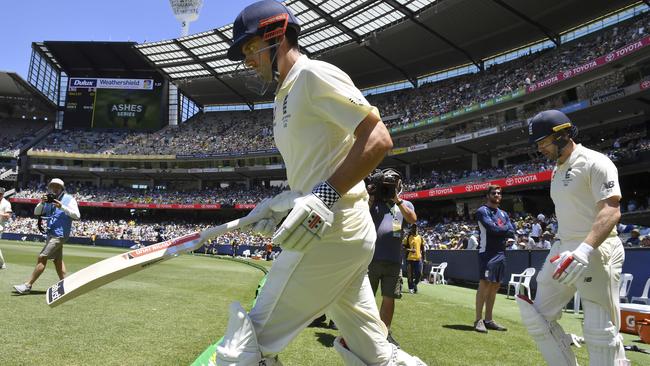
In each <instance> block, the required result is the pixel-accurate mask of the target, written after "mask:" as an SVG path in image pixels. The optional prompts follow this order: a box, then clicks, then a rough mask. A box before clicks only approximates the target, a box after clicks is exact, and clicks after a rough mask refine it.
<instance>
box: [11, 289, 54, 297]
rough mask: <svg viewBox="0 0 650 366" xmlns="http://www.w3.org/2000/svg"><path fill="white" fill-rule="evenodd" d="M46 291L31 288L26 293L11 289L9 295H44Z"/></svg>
mask: <svg viewBox="0 0 650 366" xmlns="http://www.w3.org/2000/svg"><path fill="white" fill-rule="evenodd" d="M46 293H47V291H42V290H31V291H30V292H29V293H26V294H19V293H17V292H16V291H13V292H12V293H11V296H29V295H45V294H46Z"/></svg>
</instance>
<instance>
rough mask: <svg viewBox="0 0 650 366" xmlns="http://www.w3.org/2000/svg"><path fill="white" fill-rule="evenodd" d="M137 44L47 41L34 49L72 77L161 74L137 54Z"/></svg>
mask: <svg viewBox="0 0 650 366" xmlns="http://www.w3.org/2000/svg"><path fill="white" fill-rule="evenodd" d="M135 44H136V43H135V42H77V41H74V42H69V41H45V42H39V43H34V44H33V45H32V47H33V48H35V49H36V50H38V51H39V52H40V53H41V54H42V55H44V56H45V57H47V58H48V59H49V60H50V61H51V62H52V64H53V65H54V66H56V67H58V68H59V69H60V70H63V71H65V73H66V74H68V75H71V76H82V77H83V76H86V77H138V75H146V76H150V75H151V74H152V73H156V74H158V73H159V71H158V69H157V68H156V67H154V66H152V65H151V64H149V62H148V61H147V60H146V59H145V58H143V57H142V55H141V54H140V53H139V52H138V51H136V50H135V48H134V45H135Z"/></svg>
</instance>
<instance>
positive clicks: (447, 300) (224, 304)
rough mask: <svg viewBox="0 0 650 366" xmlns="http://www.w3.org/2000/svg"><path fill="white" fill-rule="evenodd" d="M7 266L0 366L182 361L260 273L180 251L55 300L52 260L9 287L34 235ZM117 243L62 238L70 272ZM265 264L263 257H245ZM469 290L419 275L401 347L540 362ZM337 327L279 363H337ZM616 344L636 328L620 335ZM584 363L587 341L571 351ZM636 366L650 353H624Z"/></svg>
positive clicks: (440, 356) (405, 311) (441, 355)
mask: <svg viewBox="0 0 650 366" xmlns="http://www.w3.org/2000/svg"><path fill="white" fill-rule="evenodd" d="M0 249H2V252H3V253H4V256H5V259H6V260H7V265H8V268H7V269H6V270H1V271H0V289H3V291H1V292H0V314H2V315H1V318H2V323H1V324H2V325H1V326H0V345H1V349H0V364H1V365H37V364H47V365H100V364H101V365H189V364H190V363H192V361H194V359H195V358H196V357H197V356H198V355H199V354H200V353H201V352H202V351H203V350H204V349H205V348H206V347H207V346H208V345H209V344H211V343H213V342H215V341H216V339H218V338H219V337H220V336H221V335H222V332H223V331H224V329H225V327H226V324H227V316H228V311H227V309H228V304H229V303H230V302H231V301H234V300H237V301H240V302H241V303H242V304H244V306H245V307H247V306H248V305H249V304H250V303H251V302H252V300H253V296H254V293H255V289H256V287H257V284H258V281H259V280H260V279H261V277H262V276H263V273H262V272H261V271H260V270H258V269H256V268H254V267H251V266H247V265H244V264H241V263H236V262H231V261H223V260H215V259H214V258H209V257H204V256H192V255H182V256H180V257H179V258H175V259H172V260H170V261H167V262H165V263H162V264H160V265H157V266H152V267H151V268H148V269H145V270H143V271H141V272H138V273H135V274H133V275H130V276H128V277H125V278H122V279H119V280H117V281H116V282H113V283H110V284H108V285H106V286H104V287H101V288H99V289H96V290H93V291H91V292H89V293H87V294H85V295H84V296H81V297H79V298H76V299H74V300H72V301H70V302H68V303H65V304H62V305H61V306H59V307H56V308H49V307H48V306H47V305H46V303H45V290H46V289H47V287H49V286H50V285H52V284H54V283H55V282H56V281H57V280H58V278H57V276H56V272H55V270H54V267H53V265H52V264H51V263H49V264H48V267H47V268H46V270H45V272H44V273H43V275H42V276H41V278H40V279H39V280H38V282H36V284H35V286H34V288H33V292H32V294H30V295H24V296H17V295H16V294H14V293H12V291H11V290H12V288H11V286H12V285H14V284H18V283H21V282H22V281H24V280H25V279H26V278H27V277H28V275H29V273H30V272H31V271H32V270H33V268H34V264H35V261H36V256H37V255H38V252H39V251H40V249H41V244H40V243H29V242H27V243H22V242H15V241H0ZM120 252H124V250H123V249H117V248H105V247H87V246H78V245H65V247H64V260H65V263H66V266H67V269H68V272H69V273H72V272H74V271H77V270H79V269H81V268H83V267H86V266H88V265H90V264H92V263H95V262H97V261H99V260H102V259H104V258H107V257H110V256H113V255H115V254H118V253H120ZM254 262H255V263H257V264H262V265H266V262H261V261H254ZM474 295H475V290H473V289H468V288H463V287H455V286H440V285H437V286H432V285H425V284H423V285H422V286H421V288H420V291H419V293H418V294H417V295H411V294H408V293H407V294H404V296H403V298H402V300H399V301H398V302H397V304H396V311H395V318H394V320H393V334H394V336H395V338H396V339H397V340H398V341H399V342H400V343H401V345H402V348H404V349H405V350H406V351H408V352H410V353H412V354H415V355H417V356H419V357H420V358H421V359H422V360H423V361H425V362H427V364H428V365H430V366H431V365H463V366H467V365H522V364H526V365H543V361H542V359H541V357H540V355H539V353H538V352H537V350H536V348H535V345H534V343H533V341H532V340H531V339H530V337H529V336H528V334H527V332H526V330H525V329H524V328H523V326H522V325H521V322H520V320H519V311H518V309H517V305H516V304H515V302H514V301H513V300H508V299H506V298H505V296H503V295H498V296H497V302H496V305H495V309H494V311H495V317H496V319H498V320H499V321H500V323H502V324H503V325H505V326H507V327H508V328H509V330H508V332H505V333H499V332H490V333H489V334H479V333H476V332H474V331H473V330H471V325H472V322H473V320H474V319H473V318H474ZM581 321H582V314H580V315H574V314H573V313H565V314H564V316H563V318H562V320H561V321H560V323H561V324H562V325H563V326H564V327H565V329H566V330H567V331H570V332H575V333H577V334H581V333H582V332H581V329H580V325H581ZM336 334H337V333H336V331H333V330H330V329H326V328H307V329H306V330H305V331H303V332H302V333H301V334H300V336H299V337H298V338H297V339H296V341H294V342H293V343H292V344H291V345H290V346H289V347H288V348H287V349H286V350H285V351H284V352H283V353H282V354H281V359H282V361H283V363H284V364H285V365H297V366H298V365H301V366H302V365H342V361H341V360H340V359H339V357H338V355H337V354H336V352H335V351H334V349H333V348H332V347H331V345H332V341H333V340H334V337H335V336H336ZM624 337H625V344H626V345H627V344H636V345H638V346H640V347H644V348H650V346H647V345H643V344H641V343H637V342H635V341H636V340H637V339H638V337H636V336H630V335H627V334H625V335H624ZM576 354H577V356H578V361H579V363H580V364H588V362H587V351H586V348H585V347H583V348H580V349H577V350H576ZM627 355H628V358H629V359H631V360H632V362H633V364H635V365H642V364H650V356H647V355H642V354H639V353H633V352H628V353H627Z"/></svg>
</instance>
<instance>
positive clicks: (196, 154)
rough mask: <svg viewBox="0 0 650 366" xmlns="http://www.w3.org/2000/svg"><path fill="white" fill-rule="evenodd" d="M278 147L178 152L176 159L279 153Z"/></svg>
mask: <svg viewBox="0 0 650 366" xmlns="http://www.w3.org/2000/svg"><path fill="white" fill-rule="evenodd" d="M279 153H280V151H279V150H278V149H264V150H253V151H240V152H228V153H195V154H176V159H179V160H180V159H213V158H228V157H233V156H247V155H268V154H279Z"/></svg>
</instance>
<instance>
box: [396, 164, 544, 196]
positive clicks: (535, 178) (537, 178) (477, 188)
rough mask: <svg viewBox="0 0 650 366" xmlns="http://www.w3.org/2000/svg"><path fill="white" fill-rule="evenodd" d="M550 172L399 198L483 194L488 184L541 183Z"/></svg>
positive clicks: (405, 194)
mask: <svg viewBox="0 0 650 366" xmlns="http://www.w3.org/2000/svg"><path fill="white" fill-rule="evenodd" d="M551 173H552V171H551V170H546V171H543V172H539V173H533V174H526V175H519V176H516V177H508V178H501V179H495V180H490V181H486V182H480V183H468V184H462V185H457V186H449V187H440V188H431V189H427V190H424V191H417V192H404V193H402V194H401V195H400V198H402V199H405V200H417V199H425V198H430V197H445V196H453V195H458V194H466V193H473V192H483V191H486V190H487V188H488V186H489V185H490V184H497V185H500V186H501V187H504V188H506V187H515V186H521V185H527V184H533V183H543V182H548V181H550V180H551Z"/></svg>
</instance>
